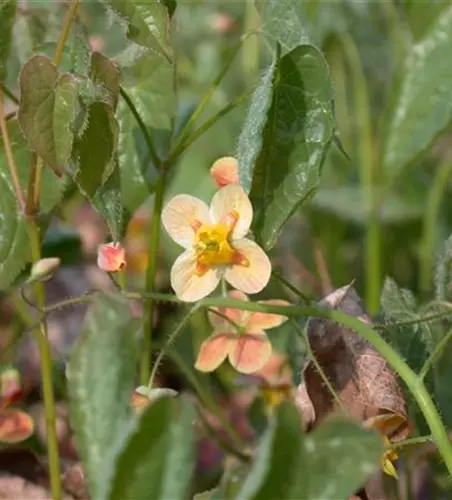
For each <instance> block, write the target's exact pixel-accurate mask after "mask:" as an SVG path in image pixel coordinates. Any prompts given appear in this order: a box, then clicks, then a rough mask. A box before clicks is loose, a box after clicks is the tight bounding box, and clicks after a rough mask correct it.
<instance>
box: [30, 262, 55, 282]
mask: <svg viewBox="0 0 452 500" xmlns="http://www.w3.org/2000/svg"><path fill="white" fill-rule="evenodd" d="M60 264H61V260H60V259H59V258H58V257H48V258H46V259H40V260H38V261H37V262H35V263H34V264H33V267H32V268H31V272H30V278H29V281H46V280H48V279H50V278H51V277H52V274H53V273H54V272H55V271H56V270H57V269H58V268H59V267H60Z"/></svg>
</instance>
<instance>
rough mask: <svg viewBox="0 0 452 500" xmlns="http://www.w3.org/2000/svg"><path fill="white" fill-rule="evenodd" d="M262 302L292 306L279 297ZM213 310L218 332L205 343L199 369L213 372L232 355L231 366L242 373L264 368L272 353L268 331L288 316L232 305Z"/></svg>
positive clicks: (236, 294)
mask: <svg viewBox="0 0 452 500" xmlns="http://www.w3.org/2000/svg"><path fill="white" fill-rule="evenodd" d="M228 296H229V297H230V298H233V299H237V300H244V301H247V300H248V297H247V296H246V295H245V294H244V293H242V292H240V291H239V290H233V291H231V292H229V293H228ZM261 304H272V305H288V302H286V301H284V300H277V299H275V300H266V301H262V302H261ZM213 311H216V313H215V312H209V321H210V323H211V325H212V326H213V328H214V331H213V333H212V335H211V336H210V337H209V338H208V339H206V340H205V341H204V342H203V343H202V345H201V348H200V351H199V354H198V358H197V360H196V364H195V368H196V369H197V370H199V371H202V372H211V371H213V370H215V369H216V368H218V367H219V366H220V365H221V363H223V361H224V360H225V359H226V358H229V362H230V363H231V365H232V366H233V367H234V368H235V369H236V370H237V371H239V372H241V373H245V374H248V373H253V372H256V371H258V370H260V369H261V368H262V367H263V366H264V365H265V364H266V363H267V361H268V360H269V359H270V357H271V355H272V345H271V343H270V340H269V339H268V337H267V334H266V333H265V330H267V329H269V328H275V327H277V326H280V325H281V324H283V323H284V322H285V321H286V319H287V318H286V317H285V316H281V315H278V314H268V313H257V312H249V311H241V310H239V309H230V308H213ZM217 313H220V314H221V315H222V316H220V314H217ZM226 318H227V319H226Z"/></svg>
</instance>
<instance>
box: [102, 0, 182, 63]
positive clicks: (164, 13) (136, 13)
mask: <svg viewBox="0 0 452 500" xmlns="http://www.w3.org/2000/svg"><path fill="white" fill-rule="evenodd" d="M104 2H105V3H106V5H107V6H108V7H109V8H110V9H111V10H112V11H113V12H115V13H116V14H117V15H118V16H119V17H120V18H121V19H122V20H123V21H124V22H125V23H126V24H127V38H129V39H130V40H131V41H133V42H135V43H137V44H138V45H142V46H143V47H146V48H147V49H151V50H153V51H154V52H156V53H158V54H161V55H163V56H164V57H165V58H166V59H167V60H168V61H169V62H171V59H172V50H171V46H170V35H169V15H168V10H167V8H166V7H165V5H164V4H162V3H160V2H157V1H156V0H104Z"/></svg>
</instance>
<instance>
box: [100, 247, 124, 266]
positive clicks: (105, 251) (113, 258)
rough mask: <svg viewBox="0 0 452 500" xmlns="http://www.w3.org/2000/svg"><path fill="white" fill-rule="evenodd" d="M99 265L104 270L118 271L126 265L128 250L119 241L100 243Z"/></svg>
mask: <svg viewBox="0 0 452 500" xmlns="http://www.w3.org/2000/svg"><path fill="white" fill-rule="evenodd" d="M97 265H98V266H99V268H100V269H102V270H103V271H107V272H109V273H116V272H117V271H121V270H122V269H124V268H125V267H126V251H125V249H124V248H123V247H122V246H121V245H120V244H119V243H107V244H105V245H100V246H99V248H98V250H97Z"/></svg>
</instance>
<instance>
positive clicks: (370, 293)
mask: <svg viewBox="0 0 452 500" xmlns="http://www.w3.org/2000/svg"><path fill="white" fill-rule="evenodd" d="M340 39H341V41H342V47H343V48H344V51H345V54H346V56H347V60H348V62H349V66H350V70H351V73H352V77H353V88H354V108H355V109H354V112H355V118H356V123H357V124H358V132H359V156H358V158H359V165H360V182H361V187H362V198H363V200H364V203H366V214H367V234H366V251H365V255H366V257H365V269H366V272H365V276H366V303H367V307H368V310H369V313H370V314H371V315H375V314H376V313H377V312H378V309H379V307H380V288H381V283H380V282H381V274H382V273H381V255H380V253H381V252H380V249H381V228H380V218H379V208H378V203H377V198H376V193H375V185H376V173H377V169H376V168H375V145H374V140H373V134H372V120H371V114H370V105H369V93H368V88H367V82H366V78H365V76H364V72H363V69H362V65H361V60H360V56H359V53H358V49H357V47H356V45H355V43H354V41H353V39H352V38H351V37H350V36H349V35H346V34H344V35H342V36H341V37H340Z"/></svg>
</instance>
